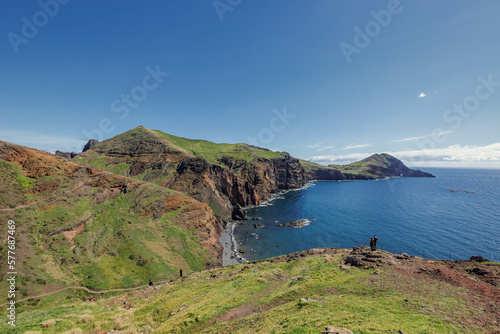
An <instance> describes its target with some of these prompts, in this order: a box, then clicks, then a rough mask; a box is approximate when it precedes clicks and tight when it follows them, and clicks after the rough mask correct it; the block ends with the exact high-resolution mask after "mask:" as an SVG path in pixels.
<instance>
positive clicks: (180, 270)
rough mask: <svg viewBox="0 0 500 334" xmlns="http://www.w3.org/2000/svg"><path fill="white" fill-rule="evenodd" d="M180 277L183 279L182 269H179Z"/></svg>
mask: <svg viewBox="0 0 500 334" xmlns="http://www.w3.org/2000/svg"><path fill="white" fill-rule="evenodd" d="M179 277H180V278H182V268H179Z"/></svg>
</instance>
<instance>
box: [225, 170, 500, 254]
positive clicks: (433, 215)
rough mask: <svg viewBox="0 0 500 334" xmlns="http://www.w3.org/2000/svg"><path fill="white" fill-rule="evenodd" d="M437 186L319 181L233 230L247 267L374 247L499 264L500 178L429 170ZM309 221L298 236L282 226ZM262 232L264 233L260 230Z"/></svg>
mask: <svg viewBox="0 0 500 334" xmlns="http://www.w3.org/2000/svg"><path fill="white" fill-rule="evenodd" d="M423 170H425V171H427V172H430V173H432V174H433V175H435V176H436V178H388V179H383V180H376V181H342V182H336V181H317V182H311V183H309V184H308V185H307V186H306V187H305V188H303V189H299V190H293V191H289V192H287V193H284V194H280V195H278V196H275V198H274V199H272V200H271V201H269V202H266V203H264V204H263V205H261V206H258V207H253V208H249V209H248V210H247V213H248V215H249V216H250V217H259V218H261V220H258V221H257V220H255V221H254V220H248V221H245V222H242V223H238V224H237V225H236V226H235V228H234V239H235V241H236V245H237V247H238V248H239V249H243V250H244V251H245V253H243V254H241V255H242V256H243V257H244V258H245V259H246V260H249V261H251V260H259V259H264V258H269V257H273V256H278V255H283V254H288V253H291V252H295V251H301V250H306V249H310V248H316V247H339V248H347V247H352V246H355V245H360V244H365V245H367V244H368V243H369V238H370V236H373V235H377V237H378V239H379V241H378V248H379V249H384V250H387V251H389V252H393V253H400V252H405V253H407V254H411V255H416V256H421V257H425V258H434V259H452V260H465V259H469V257H470V256H472V255H480V256H482V257H485V258H487V259H490V260H493V261H500V170H487V169H449V168H424V169H423ZM300 219H305V220H306V226H304V227H301V228H294V227H284V226H278V225H277V224H283V223H286V222H288V221H295V220H300ZM254 224H263V225H264V227H260V228H259V227H257V228H256V227H255V226H254Z"/></svg>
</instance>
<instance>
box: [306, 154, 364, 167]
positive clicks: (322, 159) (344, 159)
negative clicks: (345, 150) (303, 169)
mask: <svg viewBox="0 0 500 334" xmlns="http://www.w3.org/2000/svg"><path fill="white" fill-rule="evenodd" d="M369 156H370V154H369V153H353V154H342V155H317V156H313V157H310V158H309V159H307V160H309V161H311V162H316V163H318V164H322V165H330V164H335V165H345V164H349V163H351V162H354V161H359V160H362V159H364V158H367V157H369Z"/></svg>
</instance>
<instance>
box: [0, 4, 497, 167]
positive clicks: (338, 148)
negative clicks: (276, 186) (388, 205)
mask: <svg viewBox="0 0 500 334" xmlns="http://www.w3.org/2000/svg"><path fill="white" fill-rule="evenodd" d="M499 17H500V2H498V1H493V0H491V1H467V2H466V1H451V0H447V1H409V0H401V1H396V0H390V1H356V2H354V1H329V0H328V1H327V0H318V1H299V0H275V1H265V0H251V1H250V0H220V1H199V0H198V1H195V0H183V1H173V0H172V1H159V0H152V1H147V2H139V1H130V0H128V1H127V0H125V1H124V0H120V1H118V0H114V1H113V0H110V1H100V2H98V1H77V0H72V1H71V0H41V1H24V2H19V1H12V0H11V1H6V2H5V3H4V4H3V7H2V11H1V12H0V36H2V38H1V42H0V115H1V121H0V140H6V141H10V142H14V143H18V144H22V145H26V146H30V147H34V148H38V149H44V150H48V151H55V150H62V151H79V150H81V147H82V146H83V144H84V143H85V142H86V141H87V140H88V139H90V137H91V138H97V139H105V138H110V137H112V136H114V135H117V134H119V133H122V132H125V131H127V130H130V129H132V128H134V127H136V126H138V125H144V126H146V127H148V128H152V129H158V130H162V131H164V132H167V133H170V134H174V135H178V136H182V137H187V138H196V139H198V138H202V139H207V140H210V141H214V142H228V143H237V142H246V143H251V144H255V145H258V146H262V147H266V148H269V149H273V150H279V151H287V152H289V153H290V154H292V155H293V156H295V157H299V158H304V159H311V160H312V161H316V162H319V163H322V164H329V163H335V164H343V163H348V162H351V161H354V160H359V159H361V158H364V157H366V156H368V155H369V154H371V153H377V152H388V153H391V154H394V155H395V156H396V157H398V158H400V159H402V160H403V161H404V162H406V163H407V164H409V165H411V166H422V167H426V166H449V167H491V168H500V131H499V125H500V60H499V59H500V43H498V42H499V37H498V36H500V25H499V24H498V18H499Z"/></svg>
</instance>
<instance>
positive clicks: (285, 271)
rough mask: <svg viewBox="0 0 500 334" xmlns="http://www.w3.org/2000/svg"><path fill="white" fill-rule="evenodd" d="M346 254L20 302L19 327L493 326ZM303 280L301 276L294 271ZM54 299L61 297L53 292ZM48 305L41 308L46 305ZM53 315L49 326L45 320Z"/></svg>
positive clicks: (447, 295) (454, 295)
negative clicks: (92, 298)
mask: <svg viewBox="0 0 500 334" xmlns="http://www.w3.org/2000/svg"><path fill="white" fill-rule="evenodd" d="M341 258H342V255H340V254H331V255H330V254H326V255H316V256H308V257H305V258H301V257H298V258H296V259H294V260H291V261H289V262H274V263H273V262H269V261H260V262H256V263H251V264H241V265H235V266H230V267H224V268H217V269H216V270H213V271H212V272H210V271H205V272H196V273H192V274H190V275H189V276H188V277H187V278H186V279H185V280H177V281H176V282H174V283H171V284H166V285H163V286H155V287H154V288H148V289H146V290H144V291H137V292H133V293H128V294H126V295H122V296H114V297H104V296H103V297H100V296H99V297H97V298H98V301H97V302H94V303H90V302H87V301H75V298H73V301H72V302H70V301H66V302H65V301H64V300H65V299H66V300H68V298H70V295H69V292H65V293H64V294H62V295H61V296H59V302H58V303H55V302H54V303H53V304H52V305H48V304H46V303H45V302H43V303H40V305H35V306H33V305H30V304H29V303H24V302H23V303H20V305H19V309H18V310H19V312H22V313H19V314H20V316H19V320H18V328H17V332H15V333H24V332H25V331H27V330H30V331H39V332H41V333H53V332H63V331H68V330H71V329H81V330H82V331H83V332H93V331H97V330H101V329H104V330H113V329H114V330H123V331H126V332H129V333H132V332H134V333H135V332H136V331H137V330H139V332H141V331H145V330H147V329H148V328H150V329H153V328H155V329H156V330H155V333H255V332H258V331H259V332H262V333H320V332H321V330H322V329H324V327H325V326H330V325H333V326H338V327H345V328H349V329H350V330H352V331H353V332H354V333H357V334H361V333H365V334H366V333H398V332H399V330H403V331H404V332H405V333H462V332H468V333H489V332H492V331H493V330H495V328H493V327H491V326H494V325H491V326H490V327H488V326H486V327H484V328H483V327H481V326H479V325H474V324H472V323H468V322H467V318H468V317H475V316H478V315H480V314H483V313H484V312H487V311H486V310H479V309H477V308H475V306H474V305H472V304H468V302H467V301H466V300H465V299H464V295H465V294H466V293H465V291H464V290H463V289H461V288H456V287H453V286H451V285H449V284H447V283H446V282H444V281H441V280H425V279H424V280H419V279H417V278H413V277H411V276H404V275H403V274H402V273H400V272H399V271H397V270H394V269H393V268H392V267H384V268H383V269H378V270H379V273H378V275H374V271H375V269H357V268H351V267H342V266H339V264H340V262H341ZM298 277H300V278H298ZM51 298H57V297H56V296H52V297H51ZM41 305H43V307H42V306H41ZM47 322H50V323H47Z"/></svg>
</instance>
